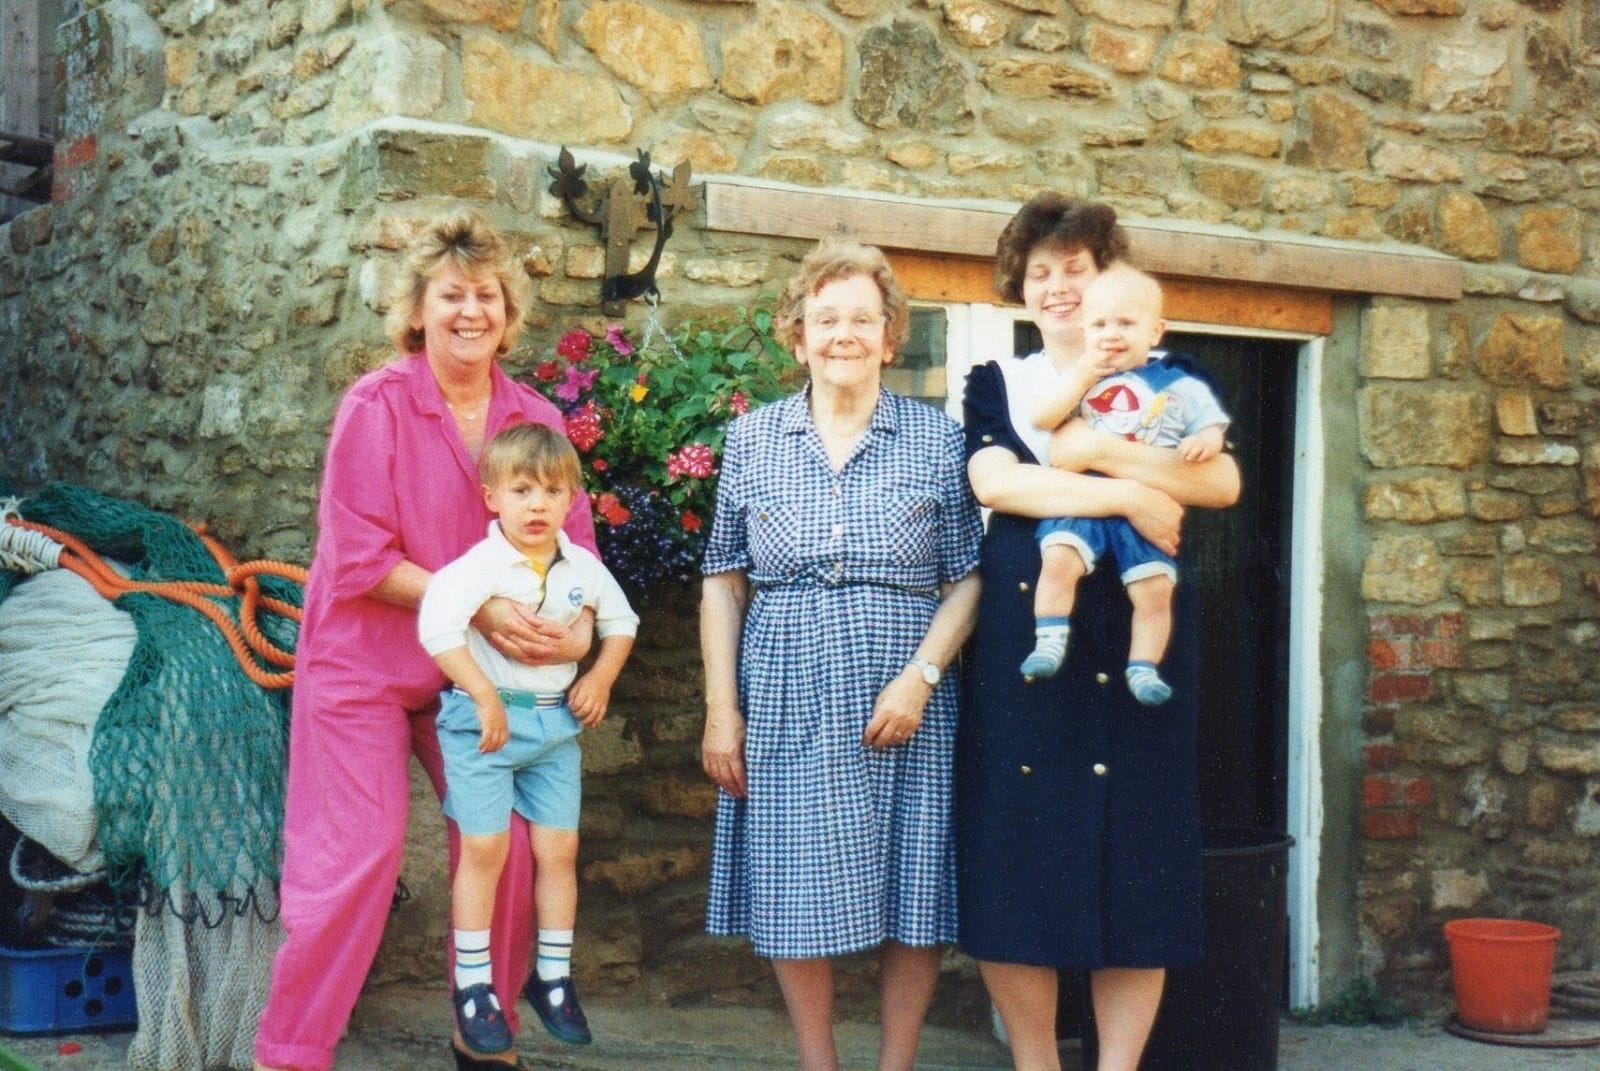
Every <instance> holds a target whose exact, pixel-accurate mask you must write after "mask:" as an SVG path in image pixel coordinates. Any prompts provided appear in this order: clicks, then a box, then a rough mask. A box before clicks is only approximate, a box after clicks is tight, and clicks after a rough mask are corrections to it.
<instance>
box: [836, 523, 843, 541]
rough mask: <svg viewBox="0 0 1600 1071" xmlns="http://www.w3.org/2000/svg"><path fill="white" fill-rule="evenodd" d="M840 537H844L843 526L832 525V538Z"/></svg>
mask: <svg viewBox="0 0 1600 1071" xmlns="http://www.w3.org/2000/svg"><path fill="white" fill-rule="evenodd" d="M842 535H844V525H842V524H836V525H834V526H833V538H835V539H838V538H839V537H840V536H842Z"/></svg>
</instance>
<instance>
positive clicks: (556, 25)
mask: <svg viewBox="0 0 1600 1071" xmlns="http://www.w3.org/2000/svg"><path fill="white" fill-rule="evenodd" d="M533 39H534V40H535V41H536V42H538V45H539V47H540V48H542V49H544V50H545V51H546V52H548V53H550V54H551V55H552V56H554V55H556V54H557V53H559V52H560V51H561V0H534V4H533Z"/></svg>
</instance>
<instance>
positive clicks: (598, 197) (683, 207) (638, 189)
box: [546, 145, 700, 316]
mask: <svg viewBox="0 0 1600 1071" xmlns="http://www.w3.org/2000/svg"><path fill="white" fill-rule="evenodd" d="M637 151H638V154H639V158H638V159H637V160H635V161H634V162H633V163H632V164H629V165H628V177H627V178H623V177H622V176H618V177H617V178H614V179H612V180H611V181H610V183H608V184H607V185H606V187H605V188H604V189H603V190H592V189H591V188H590V186H589V183H588V182H586V181H585V180H584V177H583V173H584V172H585V171H586V170H588V167H589V165H588V164H579V163H577V162H576V161H574V160H573V158H572V153H570V152H568V151H567V148H566V146H564V145H563V146H562V147H561V154H560V155H559V156H558V157H557V158H556V166H555V167H551V168H546V170H547V171H548V172H549V174H550V177H551V179H552V180H553V181H552V182H551V183H550V192H551V193H552V194H553V195H555V196H556V197H559V198H561V203H562V204H564V205H566V206H567V211H568V212H570V213H572V215H573V217H574V218H575V219H579V220H582V221H583V222H585V223H589V224H593V225H595V226H598V227H599V228H600V240H601V242H602V243H603V244H604V245H605V276H604V278H603V279H602V280H601V283H600V307H601V309H603V310H604V311H605V313H606V315H608V316H620V315H621V314H622V312H623V307H624V305H625V304H626V303H627V302H628V301H629V300H631V299H633V298H636V297H644V296H646V295H651V296H659V295H660V293H661V291H660V290H659V289H658V288H657V287H656V268H657V267H658V266H659V265H660V263H661V250H662V249H664V248H665V247H666V244H667V239H668V238H670V237H672V221H673V220H674V219H676V218H677V217H678V216H679V215H680V214H682V213H684V212H692V211H694V209H695V207H696V206H697V204H698V202H699V196H700V191H699V189H697V188H692V187H691V186H690V185H689V182H690V176H691V169H690V166H689V161H687V160H685V161H683V162H682V163H680V164H679V165H678V166H677V167H675V168H673V170H672V174H671V175H670V176H667V177H665V178H663V177H661V176H658V175H657V174H656V173H655V172H652V171H651V170H650V154H649V153H647V152H645V151H644V150H643V149H639V150H637ZM646 227H654V228H655V246H654V248H653V249H651V251H650V259H649V260H648V261H646V262H645V264H644V266H643V267H641V268H640V269H639V270H638V271H636V272H629V271H628V258H629V252H630V249H631V247H632V245H633V239H634V235H635V234H637V233H638V232H639V231H640V230H643V229H644V228H646Z"/></svg>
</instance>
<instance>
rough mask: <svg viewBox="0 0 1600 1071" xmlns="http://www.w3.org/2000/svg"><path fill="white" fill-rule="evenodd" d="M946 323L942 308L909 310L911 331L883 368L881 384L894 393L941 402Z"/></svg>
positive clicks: (943, 389)
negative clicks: (897, 351) (890, 360)
mask: <svg viewBox="0 0 1600 1071" xmlns="http://www.w3.org/2000/svg"><path fill="white" fill-rule="evenodd" d="M949 330H950V329H949V323H948V319H947V317H946V316H945V311H944V309H941V308H934V307H925V308H913V309H912V310H911V334H910V335H909V336H908V337H907V338H906V341H905V344H904V345H903V346H901V347H900V353H899V354H898V355H897V356H896V357H895V361H894V363H893V364H892V365H890V366H889V367H888V368H886V369H884V372H883V385H884V386H885V387H888V388H889V389H890V390H892V391H894V392H896V393H897V394H904V395H906V396H907V397H910V398H920V399H922V400H923V401H926V402H931V403H932V404H934V405H937V406H942V405H943V404H944V396H945V374H944V365H945V340H946V338H947V336H948V335H949Z"/></svg>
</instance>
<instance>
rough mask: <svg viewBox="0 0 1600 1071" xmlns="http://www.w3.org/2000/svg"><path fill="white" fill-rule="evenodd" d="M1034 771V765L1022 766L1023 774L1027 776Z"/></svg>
mask: <svg viewBox="0 0 1600 1071" xmlns="http://www.w3.org/2000/svg"><path fill="white" fill-rule="evenodd" d="M1032 772H1033V767H1032V766H1024V767H1022V776H1024V777H1026V776H1028V775H1029V774H1031V773H1032Z"/></svg>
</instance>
